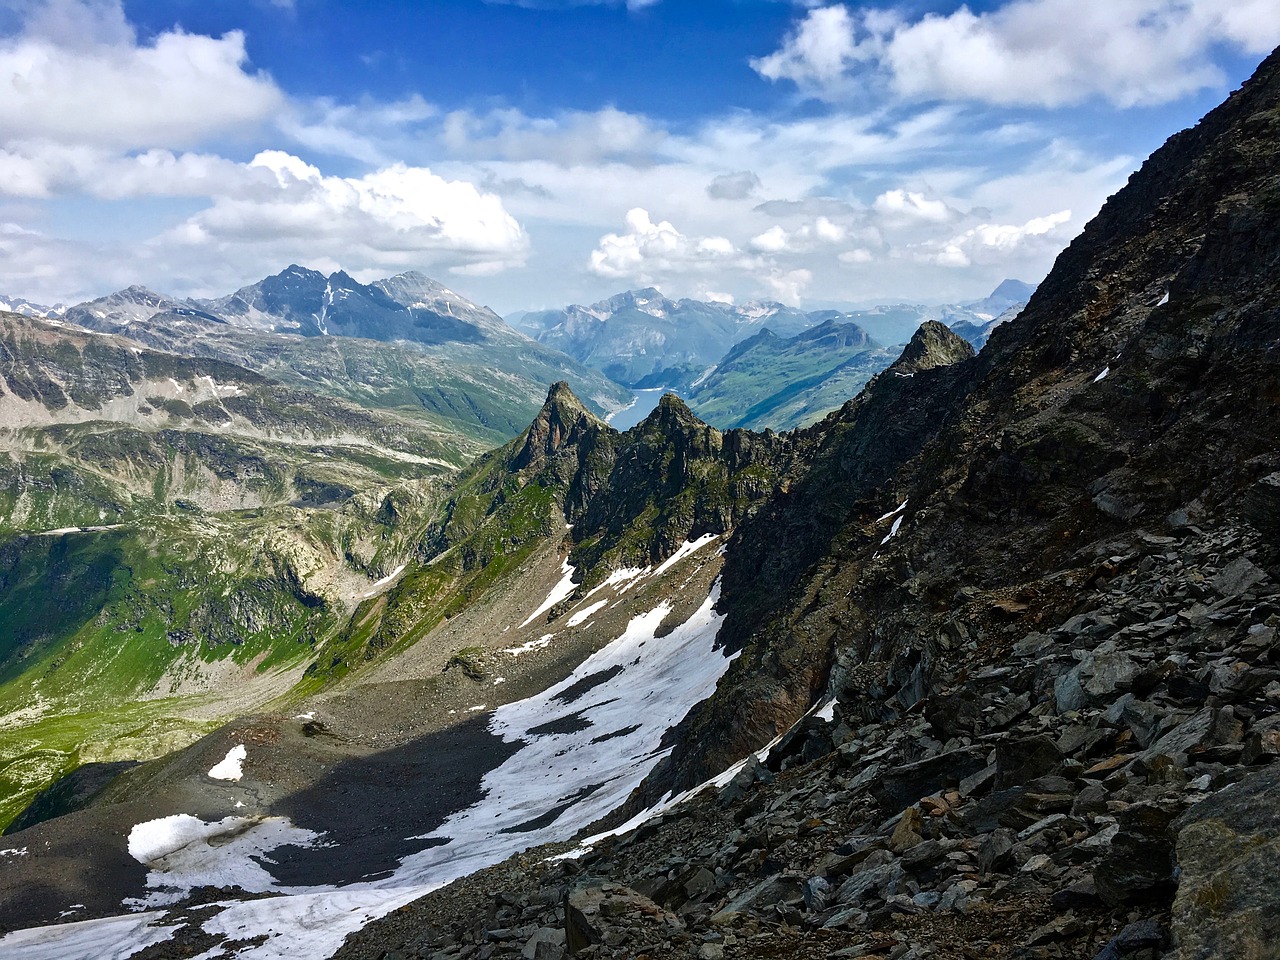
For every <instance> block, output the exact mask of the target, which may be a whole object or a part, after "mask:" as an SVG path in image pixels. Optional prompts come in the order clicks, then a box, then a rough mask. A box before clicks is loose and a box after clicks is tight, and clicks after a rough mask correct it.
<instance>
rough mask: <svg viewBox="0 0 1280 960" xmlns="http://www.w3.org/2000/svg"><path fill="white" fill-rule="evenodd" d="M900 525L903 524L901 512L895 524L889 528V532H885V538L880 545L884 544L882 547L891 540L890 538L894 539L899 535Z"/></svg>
mask: <svg viewBox="0 0 1280 960" xmlns="http://www.w3.org/2000/svg"><path fill="white" fill-rule="evenodd" d="M900 526H902V516H901V514H899V515H898V517H897V519H895V520H894V521H893V526H892V527H890V528H889V532H888V533H887V534H885V537H884V539H883V540H881V541H880V546H882V547H883V546H884V545H885V544H886V543H888V542H889V541H890V540H892V539H893V538H894V537H895V536H897V535H898V528H899V527H900Z"/></svg>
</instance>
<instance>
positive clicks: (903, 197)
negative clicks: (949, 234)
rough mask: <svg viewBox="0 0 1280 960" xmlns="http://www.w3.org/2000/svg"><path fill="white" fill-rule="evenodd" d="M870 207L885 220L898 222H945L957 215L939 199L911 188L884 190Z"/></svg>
mask: <svg viewBox="0 0 1280 960" xmlns="http://www.w3.org/2000/svg"><path fill="white" fill-rule="evenodd" d="M872 209H874V210H875V212H876V213H878V214H879V215H880V216H881V217H882V218H883V219H884V220H885V221H887V222H889V223H899V224H904V223H946V222H947V221H948V220H951V219H953V218H954V217H955V216H956V215H957V212H956V211H955V210H952V209H951V208H950V207H948V206H947V205H946V204H945V203H943V202H942V201H941V200H931V199H929V198H928V197H926V196H925V195H924V194H923V193H916V192H914V191H911V190H886V191H885V192H884V193H882V194H880V196H878V197H876V199H875V201H874V202H873V203H872Z"/></svg>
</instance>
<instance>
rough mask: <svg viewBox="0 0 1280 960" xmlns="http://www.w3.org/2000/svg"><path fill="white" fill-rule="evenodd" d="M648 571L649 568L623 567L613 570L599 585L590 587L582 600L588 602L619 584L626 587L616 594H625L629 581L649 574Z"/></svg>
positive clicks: (629, 584)
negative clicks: (606, 589)
mask: <svg viewBox="0 0 1280 960" xmlns="http://www.w3.org/2000/svg"><path fill="white" fill-rule="evenodd" d="M650 570H651V568H650V567H623V568H622V569H620V570H615V571H613V573H611V574H609V576H607V577H605V578H604V580H602V581H601V582H600V583H598V584H596V585H595V586H594V587H592V588H591V589H590V590H589V591H588V592H587V595H586V596H585V597H583V598H582V599H584V600H590V599H591V598H592V597H593V596H594V595H595V594H597V593H599V592H600V591H601V590H603V589H605V588H606V587H617V586H618V585H619V584H626V586H624V587H623V588H622V589H621V590H619V591H618V592H619V593H626V592H627V587H630V586H631V581H633V580H635V579H637V578H638V577H642V576H644V575H645V574H646V573H649V572H650Z"/></svg>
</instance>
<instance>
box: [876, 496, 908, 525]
mask: <svg viewBox="0 0 1280 960" xmlns="http://www.w3.org/2000/svg"><path fill="white" fill-rule="evenodd" d="M908 499H910V498H908ZM907 502H908V500H903V501H902V502H901V503H900V504H898V506H897V507H895V508H894V509H893V510H890V511H889V512H888V513H886V514H885V515H884V516H882V517H878V518H877V519H876V523H877V524H881V523H884V522H885V521H886V520H888V519H889V518H890V517H896V516H897V515H898V514H900V513H901V512H902V511H903V510H905V509H907Z"/></svg>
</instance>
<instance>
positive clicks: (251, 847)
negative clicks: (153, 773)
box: [129, 813, 320, 907]
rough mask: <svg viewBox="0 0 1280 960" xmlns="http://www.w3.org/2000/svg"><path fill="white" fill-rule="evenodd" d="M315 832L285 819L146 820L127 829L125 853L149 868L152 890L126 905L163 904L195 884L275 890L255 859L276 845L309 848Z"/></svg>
mask: <svg viewBox="0 0 1280 960" xmlns="http://www.w3.org/2000/svg"><path fill="white" fill-rule="evenodd" d="M319 836H320V835H319V834H317V833H316V832H315V831H313V830H304V829H302V828H301V827H295V826H294V825H293V824H292V823H290V822H289V819H288V818H287V817H267V818H265V819H251V818H248V817H224V818H223V819H221V820H217V821H214V822H213V823H206V822H205V821H203V820H200V819H199V818H197V817H192V816H189V815H188V814H185V813H180V814H177V815H175V816H172V817H161V818H160V819H159V820H148V821H147V822H146V823H140V824H138V825H137V826H135V827H134V828H133V830H131V831H130V832H129V855H130V856H131V857H133V859H135V860H137V861H138V862H139V863H141V864H145V865H146V866H149V867H151V868H152V870H151V872H150V873H148V874H147V887H148V888H149V889H150V890H151V891H152V892H151V893H150V894H148V895H147V897H146V898H145V899H143V900H140V901H136V902H134V903H133V904H131V905H132V906H137V907H162V906H164V905H166V904H169V903H176V902H177V901H179V900H181V899H182V898H183V897H184V896H186V895H187V894H188V893H190V892H191V890H192V889H194V888H195V887H200V886H210V887H231V886H239V887H243V888H244V889H245V890H248V891H250V892H251V893H265V892H266V891H268V890H275V889H277V884H276V881H275V878H274V877H273V876H271V874H270V873H268V872H267V870H266V869H265V868H264V867H263V866H262V863H261V862H260V861H261V859H262V858H263V856H264V854H266V853H268V852H269V851H271V850H275V849H276V848H278V847H284V846H297V847H307V846H311V845H312V844H313V843H314V841H315V840H317V839H318V838H319Z"/></svg>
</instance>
